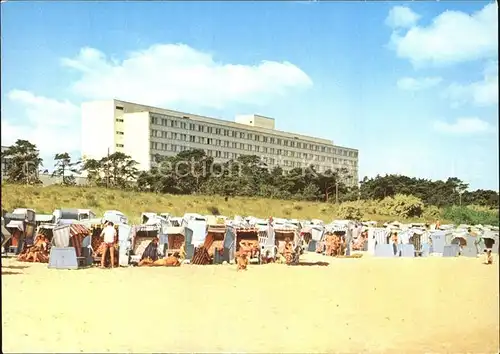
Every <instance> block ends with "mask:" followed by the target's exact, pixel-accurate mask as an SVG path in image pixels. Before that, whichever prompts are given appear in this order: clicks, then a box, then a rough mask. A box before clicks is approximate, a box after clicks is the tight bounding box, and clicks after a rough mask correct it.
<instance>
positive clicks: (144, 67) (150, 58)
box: [62, 44, 312, 108]
mask: <svg viewBox="0 0 500 354" xmlns="http://www.w3.org/2000/svg"><path fill="white" fill-rule="evenodd" d="M62 62H63V64H64V65H65V66H68V67H71V68H73V69H76V70H77V71H78V72H79V73H80V74H81V77H80V79H79V80H77V81H76V82H75V83H74V84H73V87H72V88H73V90H74V91H75V92H76V93H77V94H79V95H81V96H83V97H84V98H87V99H109V98H119V99H122V100H128V101H135V102H141V103H145V104H150V105H158V106H166V105H169V104H172V103H184V104H196V105H198V106H205V107H211V108H223V107H224V106H226V105H227V104H230V103H240V104H241V103H250V104H266V103H268V102H270V101H272V100H273V99H275V98H277V97H279V96H282V95H285V94H286V93H288V92H289V91H290V90H292V89H297V88H307V87H309V86H311V85H312V81H311V79H310V78H309V77H308V76H307V74H306V73H304V72H303V71H302V70H301V69H300V68H298V67H297V66H295V65H293V64H291V63H289V62H275V61H262V62H260V63H259V64H258V65H253V66H251V65H238V64H223V63H220V62H216V61H215V60H214V58H213V57H212V55H211V54H208V53H203V52H200V51H197V50H195V49H193V48H191V47H189V46H187V45H184V44H158V45H153V46H151V47H149V48H147V49H145V50H142V51H136V52H133V53H130V54H129V55H128V56H127V58H126V59H124V60H122V61H117V60H112V59H109V58H107V57H106V55H105V54H104V53H102V52H100V51H98V50H97V49H93V48H83V49H81V51H80V53H79V54H78V56H76V57H75V58H72V59H68V58H65V59H63V61H62ZM111 96H113V97H111Z"/></svg>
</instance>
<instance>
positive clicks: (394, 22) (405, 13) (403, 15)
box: [385, 6, 420, 28]
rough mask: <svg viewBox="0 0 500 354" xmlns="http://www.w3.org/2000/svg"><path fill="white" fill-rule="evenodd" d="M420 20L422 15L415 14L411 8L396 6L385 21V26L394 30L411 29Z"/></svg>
mask: <svg viewBox="0 0 500 354" xmlns="http://www.w3.org/2000/svg"><path fill="white" fill-rule="evenodd" d="M419 19H420V15H418V14H416V13H415V12H413V11H412V10H411V9H410V8H408V7H406V6H394V7H393V8H392V9H391V10H390V11H389V15H388V16H387V18H386V19H385V24H386V25H387V26H389V27H392V28H410V27H413V26H414V25H415V24H416V23H417V22H418V20H419Z"/></svg>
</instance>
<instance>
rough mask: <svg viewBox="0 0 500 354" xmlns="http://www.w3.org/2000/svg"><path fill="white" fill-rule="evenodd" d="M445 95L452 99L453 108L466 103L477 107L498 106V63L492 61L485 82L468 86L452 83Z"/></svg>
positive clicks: (488, 66)
mask: <svg viewBox="0 0 500 354" xmlns="http://www.w3.org/2000/svg"><path fill="white" fill-rule="evenodd" d="M443 94H444V96H445V97H446V98H448V99H450V101H451V102H452V107H459V106H461V105H463V104H466V103H472V104H474V105H476V106H491V105H496V104H498V62H494V61H492V62H490V63H489V64H488V65H487V66H486V68H485V70H484V72H483V80H481V81H476V82H473V83H471V84H468V85H463V84H458V83H452V84H451V85H449V86H448V88H447V89H446V90H445V91H444V93H443Z"/></svg>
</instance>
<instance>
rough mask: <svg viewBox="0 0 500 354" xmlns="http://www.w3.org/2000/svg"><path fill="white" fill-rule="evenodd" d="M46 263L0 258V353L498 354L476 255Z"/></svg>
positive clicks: (491, 300)
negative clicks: (65, 266)
mask: <svg viewBox="0 0 500 354" xmlns="http://www.w3.org/2000/svg"><path fill="white" fill-rule="evenodd" d="M303 260H322V261H327V262H330V264H329V266H326V267H321V266H285V265H281V264H270V265H254V266H250V267H249V269H248V271H245V272H237V271H236V269H235V266H233V265H219V266H190V265H183V266H182V267H180V268H122V269H114V270H101V269H97V268H91V269H82V270H73V271H71V270H51V269H48V268H47V265H46V264H29V263H19V262H17V261H15V260H13V259H2V266H3V267H2V295H3V296H2V327H3V328H2V329H3V331H2V343H3V352H5V353H7V352H122V353H139V352H143V353H144V352H187V351H190V352H238V353H243V352H244V353H250V352H266V353H270V352H284V353H292V352H294V353H305V352H314V353H317V352H322V353H335V352H339V353H340V352H341V353H360V352H370V353H452V352H453V353H465V352H468V353H497V352H498V348H499V338H498V333H499V317H498V313H499V290H498V288H499V284H498V282H499V270H498V269H499V267H498V261H499V259H498V257H496V258H495V264H494V265H493V266H486V265H483V264H481V261H482V260H481V259H468V258H438V257H429V258H423V259H378V258H370V257H363V258H361V259H333V258H326V257H322V256H319V255H314V254H312V255H311V254H308V255H305V256H304V257H303Z"/></svg>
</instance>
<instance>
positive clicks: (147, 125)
mask: <svg viewBox="0 0 500 354" xmlns="http://www.w3.org/2000/svg"><path fill="white" fill-rule="evenodd" d="M189 149H203V150H205V152H206V153H207V155H208V156H212V157H213V158H214V161H216V162H224V161H228V160H230V159H235V158H237V157H238V156H240V155H258V156H260V157H261V159H262V161H263V162H264V163H266V164H267V165H268V166H271V167H272V166H278V165H279V166H281V167H282V168H283V169H284V170H288V169H292V168H296V167H307V166H310V165H313V166H315V168H316V171H318V172H324V171H326V170H328V169H332V170H333V169H336V168H346V169H347V170H348V171H349V172H350V173H349V174H350V175H351V176H352V178H351V179H350V180H349V181H346V182H348V183H353V184H355V183H357V180H358V150H356V149H352V148H347V147H342V146H336V145H334V144H333V142H332V141H330V140H326V139H320V138H315V137H310V136H305V135H300V134H295V133H288V132H283V131H279V130H276V129H275V125H274V119H272V118H268V117H264V116H260V115H241V116H236V119H235V122H230V121H226V120H222V119H215V118H209V117H203V116H199V115H195V114H189V113H182V112H177V111H172V110H168V109H162V108H156V107H149V106H145V105H140V104H135V103H130V102H124V101H119V100H107V101H94V102H85V103H83V104H82V157H83V158H84V159H85V158H93V159H99V158H102V157H104V156H106V155H107V154H108V153H114V152H123V153H125V154H127V155H129V156H131V157H132V158H133V159H134V160H135V161H137V162H138V168H139V169H141V170H148V169H150V168H151V166H152V163H153V161H154V160H155V156H157V155H163V156H173V155H176V154H178V153H179V152H181V151H185V150H189Z"/></svg>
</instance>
